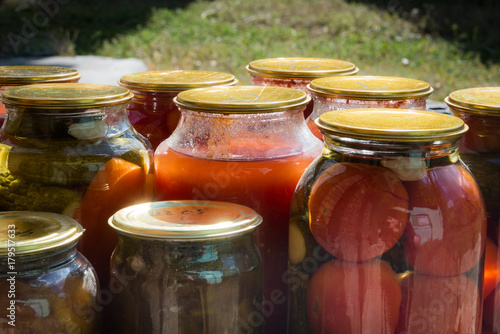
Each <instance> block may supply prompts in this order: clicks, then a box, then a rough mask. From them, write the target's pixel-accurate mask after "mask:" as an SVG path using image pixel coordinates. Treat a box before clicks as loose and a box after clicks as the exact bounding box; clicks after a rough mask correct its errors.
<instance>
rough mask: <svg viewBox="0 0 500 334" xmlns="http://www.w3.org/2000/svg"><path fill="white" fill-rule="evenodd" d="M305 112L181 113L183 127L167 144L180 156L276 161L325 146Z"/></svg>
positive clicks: (296, 110)
mask: <svg viewBox="0 0 500 334" xmlns="http://www.w3.org/2000/svg"><path fill="white" fill-rule="evenodd" d="M303 110H304V108H301V109H294V110H288V111H280V112H267V113H244V112H241V113H231V114H217V113H206V112H198V111H191V110H186V109H181V119H180V121H179V124H178V126H177V128H176V130H175V131H174V133H173V134H172V135H171V136H170V138H169V139H168V140H167V141H166V142H165V144H166V145H167V146H168V147H169V148H171V149H173V150H175V151H176V152H179V153H182V154H186V155H189V156H194V157H198V158H209V159H211V160H255V159H274V158H279V157H286V156H293V155H298V154H301V153H303V152H308V151H310V150H313V149H314V148H316V147H318V146H320V145H321V141H320V140H318V139H317V138H316V137H314V135H313V134H312V133H311V132H310V130H309V128H308V127H307V125H306V122H305V119H304V116H303V113H302V112H303Z"/></svg>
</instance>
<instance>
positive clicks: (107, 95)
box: [2, 83, 133, 109]
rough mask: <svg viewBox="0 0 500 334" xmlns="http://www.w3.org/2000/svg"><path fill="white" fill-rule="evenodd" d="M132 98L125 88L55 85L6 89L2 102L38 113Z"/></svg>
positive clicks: (105, 104)
mask: <svg viewBox="0 0 500 334" xmlns="http://www.w3.org/2000/svg"><path fill="white" fill-rule="evenodd" d="M132 96H133V94H132V93H131V92H130V91H129V90H128V89H126V88H123V87H118V86H111V85H96V84H82V83H65V84H62V83H54V84H37V85H27V86H19V87H13V88H9V89H6V90H5V91H4V92H3V97H2V102H3V103H4V104H6V105H14V106H21V107H29V108H40V109H68V108H85V107H101V106H108V105H115V104H120V103H125V102H128V101H130V99H131V98H132Z"/></svg>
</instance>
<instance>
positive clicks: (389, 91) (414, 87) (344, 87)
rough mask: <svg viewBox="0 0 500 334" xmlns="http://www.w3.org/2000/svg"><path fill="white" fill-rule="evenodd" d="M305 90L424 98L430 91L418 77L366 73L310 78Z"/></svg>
mask: <svg viewBox="0 0 500 334" xmlns="http://www.w3.org/2000/svg"><path fill="white" fill-rule="evenodd" d="M307 89H308V90H309V91H310V92H311V93H313V94H316V95H321V96H327V97H337V98H357V99H366V100H395V99H414V98H427V97H428V96H429V95H431V94H432V92H433V91H434V89H433V88H432V87H431V86H430V85H429V83H427V82H425V81H422V80H417V79H411V78H400V77H390V76H368V75H366V76H359V75H357V76H351V77H346V76H344V77H326V78H319V79H314V80H312V81H311V82H310V83H309V85H307Z"/></svg>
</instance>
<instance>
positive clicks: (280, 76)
mask: <svg viewBox="0 0 500 334" xmlns="http://www.w3.org/2000/svg"><path fill="white" fill-rule="evenodd" d="M246 69H247V71H248V73H249V74H250V77H251V78H252V82H253V84H254V85H257V86H278V87H288V88H295V89H300V90H302V91H304V92H306V93H307V94H310V93H309V91H308V90H307V88H306V87H307V85H308V84H309V83H310V82H311V80H313V79H317V78H322V77H330V76H351V75H354V74H356V73H358V71H359V69H358V68H357V67H356V65H354V64H353V63H350V62H348V61H344V60H337V59H328V58H311V57H305V58H300V57H280V58H267V59H259V60H254V61H252V62H250V63H249V64H248V65H247V67H246ZM313 104H314V101H313V100H311V101H310V102H309V103H308V105H307V107H306V109H305V110H304V118H307V117H308V116H309V115H310V114H311V112H312V111H313V108H314V106H313Z"/></svg>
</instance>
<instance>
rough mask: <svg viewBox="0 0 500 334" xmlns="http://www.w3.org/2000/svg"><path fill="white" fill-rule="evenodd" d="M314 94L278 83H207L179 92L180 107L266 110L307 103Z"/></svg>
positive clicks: (214, 110) (217, 110)
mask: <svg viewBox="0 0 500 334" xmlns="http://www.w3.org/2000/svg"><path fill="white" fill-rule="evenodd" d="M310 100H311V98H310V97H309V96H308V95H307V94H306V93H305V92H303V91H301V90H298V89H293V88H286V87H276V86H234V87H228V86H224V87H206V88H197V89H190V90H186V91H183V92H180V93H179V94H178V95H177V96H176V97H175V98H174V102H175V103H176V104H177V105H178V106H179V107H181V108H184V109H188V110H194V111H203V112H212V113H222V114H224V113H227V114H229V113H231V114H245V113H264V112H278V111H286V110H293V109H299V108H303V107H305V106H306V105H307V104H308V103H309V101H310Z"/></svg>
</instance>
